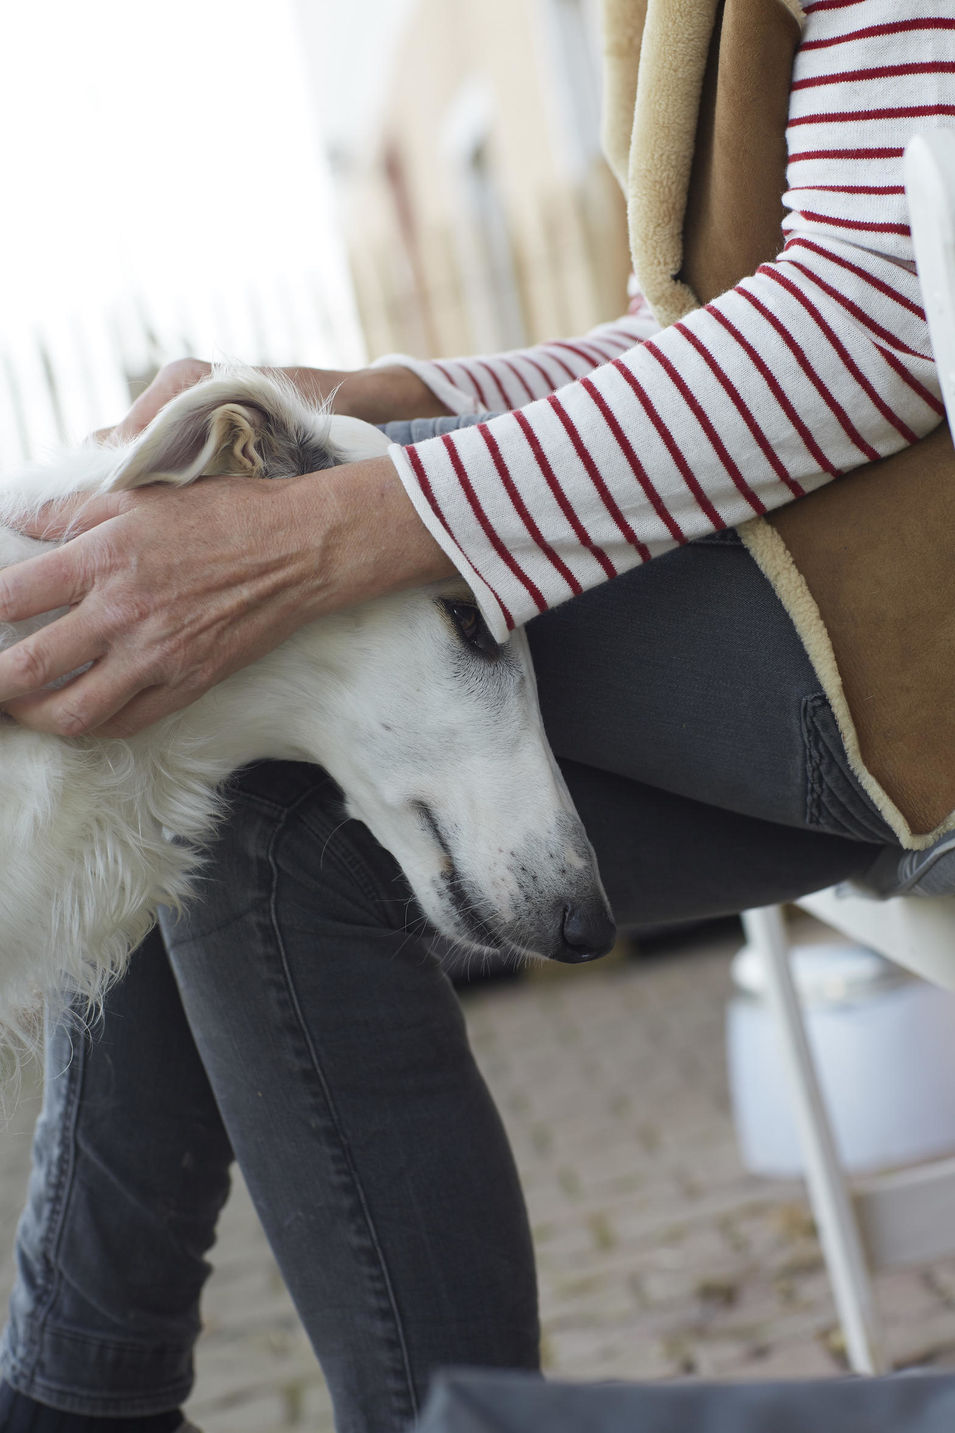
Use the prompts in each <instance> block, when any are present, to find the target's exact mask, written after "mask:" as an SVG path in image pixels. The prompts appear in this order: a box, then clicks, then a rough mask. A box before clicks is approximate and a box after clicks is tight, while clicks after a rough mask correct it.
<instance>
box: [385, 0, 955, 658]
mask: <svg viewBox="0 0 955 1433" xmlns="http://www.w3.org/2000/svg"><path fill="white" fill-rule="evenodd" d="M945 8H946V6H945V4H944V0H816V3H810V4H808V5H807V6H806V15H807V19H806V26H805V30H804V33H803V39H802V43H801V45H800V49H799V53H798V55H797V58H796V66H795V70H794V75H793V86H792V92H791V99H790V108H789V123H788V130H787V136H788V147H789V167H788V171H787V177H788V184H789V188H788V191H787V194H786V205H787V209H788V211H789V212H788V217H787V220H786V223H785V225H784V230H785V233H786V243H785V246H784V248H783V251H782V253H781V254H780V255H779V256H778V257H777V259H776V260H775V261H774V262H773V263H771V264H764V265H763V266H762V267H761V268H760V269H759V270H758V271H757V273H756V274H755V275H753V276H752V277H751V278H747V279H745V280H744V281H743V282H742V283H740V284H738V285H737V287H736V288H735V289H731V290H730V291H729V292H728V293H726V294H723V295H722V296H721V297H720V298H718V299H716V300H714V302H712V303H710V304H707V306H706V307H705V308H702V309H699V310H696V311H695V312H693V313H691V314H690V315H689V316H688V317H686V318H685V319H683V320H682V321H681V322H679V323H675V324H673V325H672V326H671V327H669V328H667V329H666V330H664V331H662V332H661V331H659V329H658V328H657V326H656V324H655V323H654V321H653V319H652V317H651V315H650V314H649V311H648V310H647V309H646V307H645V306H642V305H640V303H639V302H638V303H637V305H636V306H635V308H634V311H633V312H631V313H630V314H629V315H627V316H626V317H624V318H622V319H620V320H619V321H617V322H615V323H611V324H605V325H603V326H601V327H600V328H597V329H594V330H593V331H592V332H591V333H588V334H587V335H586V337H584V338H581V339H574V340H573V341H569V342H554V343H544V344H541V345H539V346H537V347H534V348H531V349H526V350H521V351H517V352H513V353H507V354H498V355H494V356H486V357H480V358H464V359H455V360H446V361H442V362H440V363H437V362H433V363H424V362H415V361H413V360H407V359H405V360H402V361H404V362H407V363H409V364H410V366H413V367H414V368H415V370H416V371H417V372H418V373H419V374H420V375H421V376H422V378H423V379H424V380H425V382H426V383H427V384H428V386H429V387H430V388H432V390H433V391H434V392H435V393H436V394H437V395H438V396H439V397H440V398H441V399H442V400H443V401H444V402H445V403H446V404H447V406H448V407H449V408H451V409H452V411H454V412H458V413H471V412H480V411H483V410H492V411H493V410H499V409H509V410H510V411H509V412H506V413H504V414H503V415H502V416H500V417H497V418H495V419H493V420H491V421H490V422H488V423H482V424H478V425H476V426H474V427H471V428H466V429H462V430H461V431H460V432H458V433H454V434H451V435H449V436H446V437H441V438H432V439H429V440H428V441H427V442H423V443H418V444H415V445H413V446H412V447H410V448H405V449H402V448H399V447H393V448H392V449H391V450H390V452H391V456H392V458H393V460H394V463H395V465H396V467H397V469H398V471H399V473H400V475H401V478H402V481H403V482H404V484H405V487H406V489H407V491H408V493H409V495H410V497H411V499H412V501H413V502H414V504H415V507H416V509H417V511H418V513H419V515H420V516H421V518H422V519H423V521H424V522H425V523H426V524H427V526H428V528H429V529H430V531H431V532H432V534H433V535H434V537H435V538H436V539H437V541H438V542H439V543H440V544H441V546H442V547H443V548H444V550H445V551H446V552H447V553H448V554H449V555H450V556H451V558H452V560H453V561H454V562H455V564H456V566H457V567H458V568H459V570H460V571H461V573H462V575H463V576H464V577H465V578H466V579H467V581H468V582H469V583H470V584H471V586H472V588H473V590H474V593H475V596H476V597H477V598H478V600H479V602H480V604H481V607H482V610H483V612H484V615H485V618H486V619H487V622H488V625H489V626H490V627H491V629H492V631H493V632H494V633H495V635H496V636H498V637H499V638H503V637H504V636H505V635H506V632H507V630H508V629H509V628H510V627H513V626H514V625H516V624H520V623H523V622H525V621H527V620H528V619H529V618H531V617H533V616H535V615H536V614H537V613H538V612H542V611H544V610H545V609H546V608H549V607H553V606H556V605H557V604H558V603H560V602H563V601H565V600H566V599H567V598H569V597H572V596H575V595H577V594H579V593H580V592H582V591H584V590H586V589H587V588H590V587H593V586H595V585H596V584H597V583H599V582H602V581H604V580H606V579H607V578H610V577H614V576H616V575H617V574H619V573H621V572H625V571H626V570H627V569H628V568H631V567H634V566H635V565H637V564H638V563H641V562H645V561H647V560H648V559H649V558H651V557H655V556H657V555H658V554H659V553H662V552H665V551H667V550H668V549H669V548H672V547H674V546H675V545H677V544H680V543H684V542H688V541H690V540H692V539H693V538H698V537H702V536H703V535H704V534H706V533H709V532H713V531H715V530H717V529H720V528H724V527H729V526H735V525H736V524H738V523H741V522H744V521H746V519H748V518H751V517H752V516H753V515H754V514H759V513H764V512H767V511H769V510H770V509H772V508H777V507H780V506H781V505H782V504H783V503H787V502H790V501H792V499H793V498H797V497H800V496H801V495H803V494H804V493H807V492H810V491H811V490H812V489H813V488H816V487H819V486H820V485H821V484H823V483H825V482H828V481H829V480H830V479H831V478H833V477H835V476H836V475H838V474H839V473H842V472H845V471H847V470H848V469H851V468H854V467H858V466H859V465H860V464H862V463H866V462H870V461H872V460H874V459H876V458H879V457H884V456H886V455H888V454H890V453H893V452H895V451H897V450H898V449H900V448H902V447H904V446H905V445H906V444H909V443H912V442H914V441H916V440H917V439H918V438H920V437H922V436H924V435H925V434H926V433H928V432H929V431H930V430H931V429H932V428H933V427H935V426H936V425H937V423H938V422H939V420H940V417H941V415H942V411H943V409H942V404H941V402H940V399H939V385H938V379H937V375H936V370H935V365H934V362H933V359H932V354H931V349H930V347H929V339H928V331H927V327H926V322H925V315H924V313H923V311H922V308H921V295H920V292H919V286H918V281H917V278H916V276H915V272H914V265H913V262H912V244H911V238H910V234H909V227H908V215H907V210H906V203H905V195H904V191H903V187H902V172H901V158H902V152H903V148H904V146H905V144H906V141H907V140H908V138H909V137H910V136H911V135H912V134H914V133H916V132H917V131H919V130H922V129H927V128H931V127H933V126H941V125H949V126H952V125H955V16H953V15H952V14H951V13H950V14H949V15H945V14H944V10H945ZM632 307H634V306H632ZM391 361H394V360H391Z"/></svg>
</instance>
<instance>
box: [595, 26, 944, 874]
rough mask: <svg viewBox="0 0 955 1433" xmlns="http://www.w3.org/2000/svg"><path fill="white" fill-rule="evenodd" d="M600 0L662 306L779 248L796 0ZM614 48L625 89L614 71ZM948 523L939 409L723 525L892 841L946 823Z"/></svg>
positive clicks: (731, 279)
mask: <svg viewBox="0 0 955 1433" xmlns="http://www.w3.org/2000/svg"><path fill="white" fill-rule="evenodd" d="M605 5H606V19H607V23H608V26H609V27H610V30H609V32H608V36H607V46H608V50H607V52H608V64H609V63H610V57H611V56H613V63H614V64H615V65H616V66H618V68H617V71H616V76H615V80H614V89H613V94H612V104H611V106H610V108H609V109H608V117H607V131H608V135H611V132H612V135H611V143H612V146H614V147H613V148H612V153H614V154H615V155H616V158H615V170H616V172H617V174H618V177H622V155H623V153H624V151H625V149H626V144H627V143H629V144H630V159H629V166H628V174H629V183H630V188H629V191H628V201H629V211H630V231H631V245H632V249H633V257H634V265H635V269H636V272H637V276H638V278H639V279H640V280H641V284H642V285H645V286H646V287H645V291H646V294H647V298H648V299H649V300H650V303H651V305H652V306H653V308H654V311H655V313H656V315H657V318H658V319H659V320H660V321H661V322H662V323H667V322H670V321H672V320H673V319H675V318H678V317H682V316H683V314H684V313H686V312H688V311H689V309H690V308H692V307H694V306H695V305H696V303H697V302H698V301H699V302H704V303H705V302H708V301H709V300H710V299H712V298H715V297H716V296H717V295H718V294H719V293H722V292H724V291H725V290H726V289H728V288H731V287H732V286H733V285H734V284H735V283H737V282H738V281H739V280H740V279H742V278H744V277H746V275H748V274H751V273H753V272H754V271H755V269H756V268H757V267H758V266H759V264H760V263H763V262H766V261H768V260H770V259H772V258H774V257H775V255H776V254H777V252H778V250H779V240H780V231H779V223H780V217H781V195H782V193H783V191H784V187H785V143H784V129H785V116H786V108H787V103H788V92H789V76H790V73H791V68H792V58H793V53H794V49H795V45H796V43H797V41H798V35H799V22H800V20H801V17H802V12H801V10H800V7H799V5H798V4H797V3H796V0H721V3H720V4H718V5H715V6H714V5H713V4H712V3H711V0H699V3H698V4H696V5H691V6H690V7H689V8H690V9H691V10H692V11H693V20H694V23H693V24H692V25H690V26H689V29H688V32H687V33H686V34H685V35H684V33H683V30H682V28H681V25H682V22H683V21H684V20H685V19H686V10H687V6H686V4H685V3H684V0H633V3H629V4H628V0H605ZM704 30H705V31H706V38H705V48H706V53H705V54H703V48H702V47H703V43H704V39H703V35H704ZM634 59H636V61H637V62H638V67H637V70H636V72H635V73H636V95H635V97H634V81H633V80H632V79H631V81H630V86H629V89H628V87H627V83H626V81H625V78H624V68H625V66H626V64H627V63H628V62H629V63H633V62H634ZM633 73H634V72H633V71H631V75H632V74H633ZM631 98H632V99H633V104H634V112H633V120H632V123H631V124H630V136H629V139H628V140H626V141H625V139H624V134H625V130H626V128H627V122H626V115H625V110H626V107H627V105H628V103H630V101H631ZM664 131H666V132H665V133H664ZM637 146H640V148H641V149H642V148H644V147H646V148H647V150H648V153H647V154H646V156H645V157H643V158H638V157H637V156H636V155H635V153H634V150H635V149H636V148H637ZM953 532H955V451H953V448H952V442H951V439H950V437H949V434H948V429H947V428H943V429H940V430H938V432H936V433H935V434H933V435H932V436H931V437H929V438H927V439H925V440H923V441H922V442H921V443H918V444H917V445H916V446H915V447H913V448H910V449H908V450H906V451H905V452H903V453H900V454H898V455H896V456H895V457H893V458H889V459H886V460H884V461H883V462H881V463H877V464H873V465H870V466H867V467H864V468H860V469H859V470H857V471H856V472H855V473H852V474H849V475H848V476H846V477H843V478H840V479H839V480H838V481H836V482H834V483H831V484H829V485H827V486H826V487H824V488H822V489H820V490H819V491H818V492H815V493H813V494H811V495H810V496H809V497H807V498H802V499H800V501H799V502H797V503H793V504H790V505H789V506H787V507H786V508H784V509H782V510H781V511H780V512H779V513H776V514H774V515H773V516H772V517H771V518H770V519H768V520H765V521H764V520H762V519H759V518H757V519H754V520H753V521H752V522H750V523H747V524H746V525H745V526H744V527H743V528H742V529H741V535H742V537H743V541H744V542H745V543H746V545H747V547H748V548H749V550H750V552H751V553H752V555H753V557H754V558H755V560H756V561H757V562H758V563H759V565H760V567H761V568H762V570H763V571H764V572H765V574H766V576H767V577H768V578H769V580H770V582H771V583H772V584H773V587H774V588H775V590H776V592H777V594H778V595H779V597H780V599H781V601H782V602H783V604H784V606H785V607H786V609H787V611H788V613H789V615H790V617H791V618H792V620H793V623H794V624H795V626H796V629H797V631H798V632H799V635H800V637H801V639H802V642H803V644H804V646H805V648H806V651H807V653H808V655H809V658H810V660H811V661H812V663H813V666H814V668H815V671H816V673H817V675H818V677H819V682H820V685H821V687H822V689H823V690H824V691H825V692H826V695H827V696H828V698H829V700H830V702H831V704H832V707H833V710H834V712H835V715H836V719H837V721H838V723H839V728H840V731H841V734H842V737H843V740H844V742H845V746H846V750H847V752H848V755H849V760H850V763H851V765H852V768H853V770H854V771H855V774H856V776H857V777H858V779H859V781H860V782H861V784H862V785H863V787H864V788H865V790H866V791H867V792H868V794H869V796H870V797H871V798H872V800H873V802H874V803H875V805H876V806H877V807H878V809H879V810H880V811H881V812H882V814H883V816H884V817H885V819H886V821H887V822H888V824H889V826H890V827H891V829H892V830H893V831H894V832H895V834H896V836H897V837H898V839H899V841H900V842H901V843H902V845H903V846H906V847H909V848H912V849H918V848H920V847H925V846H927V845H929V844H930V843H931V842H932V841H933V840H934V839H935V838H936V837H937V836H938V835H939V834H941V832H942V831H944V830H948V829H953V828H955V700H953V697H955V692H953V680H952V675H951V674H952V672H953V670H955V661H953V658H955V563H953V562H952V541H951V534H952V533H953Z"/></svg>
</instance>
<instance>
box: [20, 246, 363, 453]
mask: <svg viewBox="0 0 955 1433" xmlns="http://www.w3.org/2000/svg"><path fill="white" fill-rule="evenodd" d="M185 354H191V355H193V356H195V357H197V358H207V359H212V360H220V361H227V360H235V361H240V362H243V363H255V364H275V365H277V366H280V365H290V364H302V365H308V366H312V367H331V368H347V367H351V366H354V365H357V364H359V363H360V362H361V361H362V358H363V353H362V345H361V340H360V337H359V335H358V330H357V327H356V324H355V320H354V315H353V311H352V308H351V303H350V296H349V295H347V294H344V293H340V292H330V291H329V286H328V283H327V280H326V281H322V280H321V279H320V278H319V276H318V275H317V274H312V275H309V274H298V275H295V274H293V275H285V274H280V275H274V276H266V277H262V278H258V279H256V280H255V282H254V283H251V282H250V283H248V284H247V285H245V286H244V287H243V288H241V289H239V288H236V287H232V288H231V289H230V290H229V291H228V292H226V291H225V290H221V291H218V292H217V291H212V290H209V291H205V292H197V293H194V294H191V295H189V296H188V297H187V296H181V297H177V298H173V299H166V298H160V297H157V296H146V295H131V296H129V297H126V298H124V299H122V300H117V301H114V302H113V303H112V304H111V305H110V306H109V307H104V308H102V309H88V310H87V311H85V312H82V313H81V312H79V311H77V312H76V313H74V314H70V315H66V314H64V315H62V316H61V317H58V318H57V319H55V320H48V321H46V322H43V323H38V324H37V325H36V326H35V327H34V328H32V329H29V330H27V329H24V330H20V331H15V330H14V331H11V330H9V329H8V330H7V331H6V332H0V471H3V470H4V469H7V468H9V467H10V466H12V465H13V464H16V463H17V462H21V461H23V460H24V459H30V458H35V457H38V456H41V455H42V454H43V453H44V452H46V451H49V450H50V449H51V448H56V447H58V446H59V445H60V444H62V443H64V442H66V443H72V442H78V441H80V440H81V439H82V438H83V437H84V436H85V435H86V434H88V433H90V432H92V431H93V430H94V429H96V428H102V427H105V426H107V425H108V424H111V423H114V422H116V421H117V420H118V419H119V418H120V417H122V415H123V413H124V412H125V411H126V409H127V408H128V407H129V403H130V400H131V399H132V398H133V397H135V396H136V394H137V393H139V392H140V391H141V389H142V387H143V385H144V384H145V383H147V382H148V381H149V379H150V378H151V377H152V376H153V374H154V373H155V372H156V370H157V369H158V368H159V367H160V366H161V365H162V364H163V363H166V362H168V361H169V360H170V359H173V358H179V357H182V356H183V355H185Z"/></svg>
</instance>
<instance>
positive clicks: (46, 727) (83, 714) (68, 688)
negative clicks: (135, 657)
mask: <svg viewBox="0 0 955 1433" xmlns="http://www.w3.org/2000/svg"><path fill="white" fill-rule="evenodd" d="M57 625H58V624H57ZM11 650H12V649H11ZM143 686H145V679H144V681H143ZM136 694H137V693H136V688H135V685H134V683H131V679H130V675H129V672H128V669H124V670H123V673H122V679H121V681H118V682H117V681H116V680H115V679H114V678H112V677H111V676H110V673H109V671H108V670H107V668H106V666H102V667H101V666H99V665H98V664H96V663H94V664H93V665H92V666H91V667H90V668H89V670H88V671H86V672H82V673H81V674H80V675H79V676H78V677H74V679H73V680H72V681H71V682H67V684H66V685H65V686H64V687H60V688H58V689H56V690H54V691H46V692H34V693H32V694H31V695H30V696H25V697H20V698H19V699H17V700H15V701H9V702H5V703H4V707H5V710H6V711H7V712H8V714H9V715H10V716H12V717H13V718H14V720H15V721H18V722H20V724H21V725H22V726H28V727H31V728H32V729H33V730H34V731H45V732H50V733H52V734H53V735H54V736H72V737H76V736H85V735H86V734H87V733H88V732H93V731H99V729H100V728H102V726H103V723H104V722H107V721H108V720H109V718H110V717H114V716H115V715H116V713H117V712H122V710H123V708H124V707H125V706H126V705H127V704H128V703H129V700H130V697H131V696H135V695H136ZM144 725H145V723H144ZM133 729H134V728H130V729H129V731H131V730H133ZM129 731H127V730H125V729H124V730H123V731H121V732H120V731H116V732H113V733H109V732H105V731H103V732H101V734H102V735H124V736H125V735H128V734H129Z"/></svg>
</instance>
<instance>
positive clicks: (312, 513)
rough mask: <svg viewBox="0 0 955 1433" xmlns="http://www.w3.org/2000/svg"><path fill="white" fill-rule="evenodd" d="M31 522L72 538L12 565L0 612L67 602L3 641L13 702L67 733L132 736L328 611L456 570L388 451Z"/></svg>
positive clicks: (41, 727)
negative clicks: (54, 614) (277, 478)
mask: <svg viewBox="0 0 955 1433" xmlns="http://www.w3.org/2000/svg"><path fill="white" fill-rule="evenodd" d="M31 532H32V534H33V535H34V536H38V537H47V538H54V539H56V538H62V537H64V536H67V535H69V537H70V540H69V541H66V542H64V543H63V545H62V546H60V547H57V548H54V549H51V550H50V551H48V552H45V553H41V554H40V555H38V556H37V557H33V558H30V559H28V560H27V561H25V562H21V563H18V564H16V565H15V566H12V567H7V568H5V569H4V570H3V571H2V572H0V621H2V622H16V621H20V620H24V619H26V618H30V617H35V616H37V615H39V614H40V613H43V612H49V611H52V610H54V609H56V608H58V607H65V608H67V609H68V610H67V611H66V612H65V613H64V614H63V615H62V616H60V617H58V618H57V619H56V620H55V621H53V622H51V623H49V624H48V625H47V626H45V627H43V628H41V629H40V630H38V631H36V632H34V633H33V634H32V635H30V636H28V637H25V638H23V639H22V640H21V641H19V642H17V643H16V644H15V645H14V646H12V647H9V648H7V650H6V651H4V652H0V705H2V707H3V709H4V710H6V711H7V712H8V713H9V714H10V715H11V716H13V717H15V718H16V720H17V721H19V722H22V723H23V724H24V725H26V726H30V727H33V728H35V729H36V730H38V731H48V732H55V733H58V734H59V735H61V736H79V735H83V734H85V733H87V732H96V733H97V734H100V735H105V736H127V735H130V734H132V733H133V732H135V731H138V730H140V729H141V728H142V727H145V726H148V725H149V724H150V723H151V722H153V721H156V720H158V719H159V718H160V717H162V716H165V715H167V714H168V713H170V712H173V711H176V710H178V709H180V708H181V707H184V706H186V705H188V704H189V703H190V702H192V701H194V700H195V699H196V698H197V697H199V696H201V695H202V693H203V692H205V691H207V690H208V689H209V688H210V687H211V686H213V685H214V684H215V683H216V682H219V681H222V680H223V678H224V677H227V676H229V675H230V674H231V673H232V672H234V671H237V670H238V669H239V668H241V667H243V666H245V665H246V664H247V663H249V662H251V661H254V660H255V658H256V657H259V656H262V655H263V654H264V653H265V652H267V651H269V650H271V649H272V648H273V647H275V646H277V645H278V644H279V643H280V642H281V641H282V640H283V639H284V638H285V637H287V636H288V635H289V634H290V633H291V632H292V631H294V630H295V629H296V628H297V627H298V626H300V625H302V624H303V623H304V622H306V621H308V620H310V619H311V618H313V617H315V616H318V615H320V614H321V613H322V612H330V611H334V610H336V609H337V608H341V607H344V606H348V605H350V604H351V603H354V602H357V601H361V600H363V599H364V598H367V597H371V596H375V595H377V594H378V593H381V592H384V591H388V590H390V589H391V588H395V587H400V586H409V585H412V584H413V583H415V582H418V581H428V580H431V579H433V578H435V577H440V576H444V575H445V574H446V573H449V572H451V571H453V568H452V566H451V564H450V562H449V560H448V559H447V558H446V557H445V555H444V553H443V552H442V551H441V549H440V547H439V546H438V544H437V543H435V541H434V539H433V538H432V537H431V535H430V534H429V533H428V531H427V529H426V528H425V527H424V526H423V524H422V523H421V521H420V519H419V518H418V516H417V514H416V513H415V511H414V508H413V507H412V504H411V502H410V500H409V498H408V497H407V495H406V494H405V491H404V488H403V487H402V485H401V481H400V479H399V477H398V475H397V472H396V470H395V468H394V465H393V464H392V463H391V462H390V460H389V459H388V458H374V459H370V460H367V461H365V462H361V463H355V464H348V465H345V466H342V467H340V468H334V469H331V470H329V471H327V472H323V473H321V474H320V475H315V474H307V475H305V476H304V477H301V478H291V479H288V480H286V481H284V482H282V483H264V482H251V481H249V479H247V478H233V477H215V478H203V479H202V480H200V481H199V482H197V483H194V484H193V485H192V486H190V487H187V488H173V487H166V486H162V485H156V486H154V487H147V488H141V489H139V490H137V491H135V492H129V493H114V494H108V495H105V496H103V497H96V498H92V499H90V498H83V499H82V500H79V499H77V500H69V501H67V502H64V503H58V504H56V505H54V506H51V508H49V509H47V510H45V511H44V512H43V513H41V515H40V519H39V520H38V521H37V522H36V523H35V524H34V525H33V527H32V529H31ZM73 533H78V535H77V536H72V534H73ZM84 667H85V668H86V670H85V671H81V672H79V669H80V668H84ZM72 672H79V674H78V675H77V676H75V677H72V678H71V679H70V680H69V681H67V682H66V683H65V684H64V685H63V686H61V687H59V688H55V689H49V683H50V682H53V681H55V680H56V679H58V678H62V677H64V676H68V675H69V674H70V673H72Z"/></svg>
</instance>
